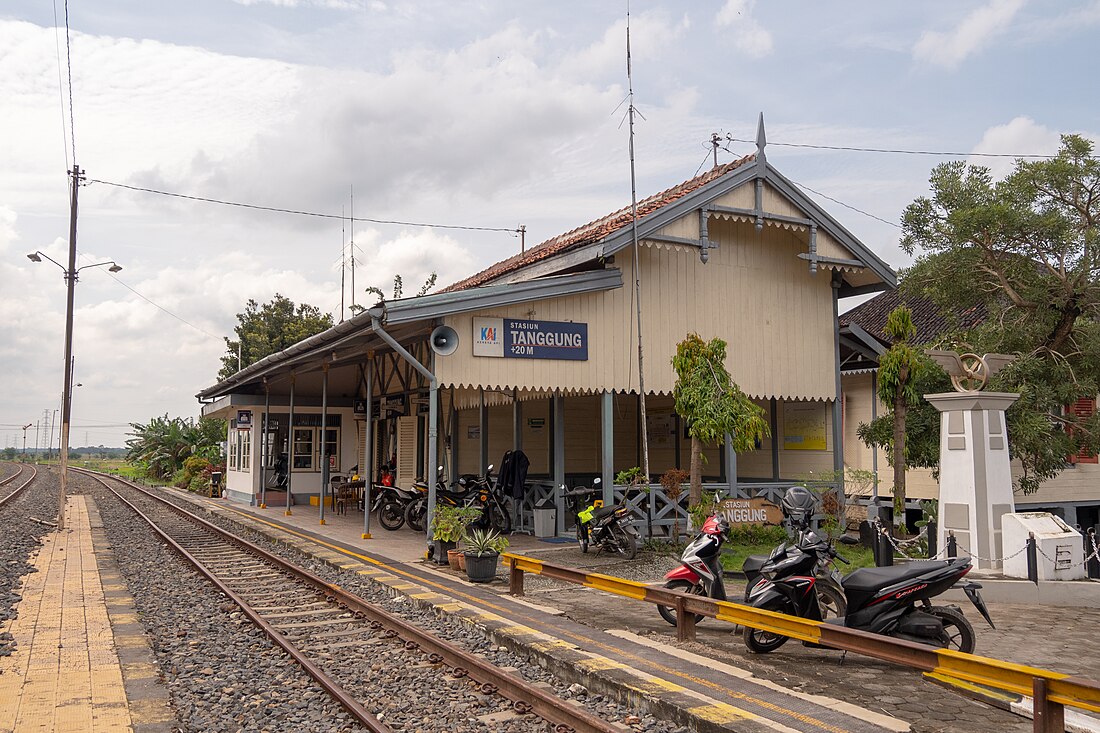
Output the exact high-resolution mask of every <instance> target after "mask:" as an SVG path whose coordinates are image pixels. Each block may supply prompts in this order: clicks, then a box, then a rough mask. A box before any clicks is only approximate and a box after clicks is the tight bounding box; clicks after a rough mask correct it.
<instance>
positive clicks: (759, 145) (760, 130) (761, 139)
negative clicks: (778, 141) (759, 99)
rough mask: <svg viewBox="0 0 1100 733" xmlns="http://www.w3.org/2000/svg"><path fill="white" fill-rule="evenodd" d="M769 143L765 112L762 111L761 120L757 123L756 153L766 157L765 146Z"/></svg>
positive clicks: (760, 156)
mask: <svg viewBox="0 0 1100 733" xmlns="http://www.w3.org/2000/svg"><path fill="white" fill-rule="evenodd" d="M767 144H768V136H767V135H766V134H765V133H764V113H763V112H761V113H760V121H759V122H758V123H757V125H756V155H757V157H759V158H763V157H764V146H765V145H767Z"/></svg>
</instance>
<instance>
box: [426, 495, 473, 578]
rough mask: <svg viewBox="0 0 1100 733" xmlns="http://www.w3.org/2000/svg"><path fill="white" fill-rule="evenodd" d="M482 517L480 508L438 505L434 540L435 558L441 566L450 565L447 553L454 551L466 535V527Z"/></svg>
mask: <svg viewBox="0 0 1100 733" xmlns="http://www.w3.org/2000/svg"><path fill="white" fill-rule="evenodd" d="M480 515H481V509H480V508H478V507H465V506H463V507H460V506H453V505H450V504H437V505H436V507H435V516H434V517H433V518H432V540H434V541H435V552H434V553H433V557H434V558H435V562H436V563H437V564H439V565H446V564H447V563H448V558H447V551H448V550H453V549H455V547H456V546H457V545H458V541H459V540H460V539H462V537H463V535H465V533H466V527H467V526H468V525H469V524H470V522H472V521H474V520H475V519H477V518H478V517H479V516H480Z"/></svg>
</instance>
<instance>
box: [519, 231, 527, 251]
mask: <svg viewBox="0 0 1100 733" xmlns="http://www.w3.org/2000/svg"><path fill="white" fill-rule="evenodd" d="M519 251H520V252H521V253H523V252H526V251H527V226H526V225H525V224H520V225H519Z"/></svg>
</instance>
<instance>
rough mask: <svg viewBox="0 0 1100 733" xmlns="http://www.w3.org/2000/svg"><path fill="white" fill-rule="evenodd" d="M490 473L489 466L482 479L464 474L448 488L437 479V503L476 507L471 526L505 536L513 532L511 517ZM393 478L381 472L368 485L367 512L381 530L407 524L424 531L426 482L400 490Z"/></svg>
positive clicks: (502, 495)
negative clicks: (368, 499)
mask: <svg viewBox="0 0 1100 733" xmlns="http://www.w3.org/2000/svg"><path fill="white" fill-rule="evenodd" d="M442 470H443V468H442V467H440V471H442ZM492 473H493V466H492V465H491V464H490V465H489V467H488V469H487V470H486V472H485V475H484V476H477V475H474V474H467V475H464V476H461V477H459V479H458V480H457V481H455V482H453V483H452V484H450V485H448V484H447V483H446V482H445V481H443V480H442V479H440V480H439V482H438V483H437V484H436V490H435V493H436V501H437V502H438V503H441V504H450V505H452V506H463V507H465V506H472V507H477V508H478V509H480V510H481V515H480V516H479V517H478V519H476V520H475V521H474V522H473V525H472V526H474V527H481V528H492V529H495V530H496V531H498V532H500V533H502V534H508V533H509V532H511V531H512V515H511V512H510V511H509V507H508V503H507V497H505V496H504V493H503V492H502V491H501V490H500V486H499V482H498V481H496V480H494V478H493V475H492ZM392 476H393V474H392V473H391V472H388V471H383V472H382V474H381V478H380V480H379V481H378V482H377V483H373V484H371V506H370V511H372V512H375V513H376V514H377V515H378V523H379V524H380V525H382V527H383V528H384V529H388V530H391V531H393V530H398V529H401V528H402V527H403V526H405V524H406V523H407V524H408V525H409V527H411V528H412V529H414V530H416V531H417V532H423V531H424V527H425V522H426V520H427V516H428V484H427V482H426V481H422V480H419V481H416V482H415V483H414V484H413V486H412V489H402V488H399V487H397V486H394V485H393V479H392Z"/></svg>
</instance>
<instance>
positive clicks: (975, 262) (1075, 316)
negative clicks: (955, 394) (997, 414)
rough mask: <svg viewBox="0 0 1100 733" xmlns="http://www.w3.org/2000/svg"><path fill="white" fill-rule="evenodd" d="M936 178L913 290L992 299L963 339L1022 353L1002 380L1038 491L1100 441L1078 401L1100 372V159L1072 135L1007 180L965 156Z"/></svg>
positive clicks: (925, 200) (956, 304)
mask: <svg viewBox="0 0 1100 733" xmlns="http://www.w3.org/2000/svg"><path fill="white" fill-rule="evenodd" d="M930 183H931V189H932V190H931V195H930V196H927V197H922V198H919V199H917V200H916V201H914V202H913V203H912V204H910V205H909V206H908V207H907V208H906V210H905V213H904V216H903V220H902V222H903V230H904V233H903V238H902V247H903V249H904V250H905V251H906V252H907V253H908V254H914V253H916V252H918V251H919V253H920V254H919V257H918V258H917V260H916V262H915V264H914V266H913V267H912V268H910V270H909V271H908V272H906V273H905V276H904V279H903V288H905V289H909V290H910V291H911V292H914V293H920V294H923V295H925V296H926V297H929V298H931V299H932V300H933V301H935V302H936V303H937V304H938V305H939V306H940V307H941V308H943V309H944V310H945V311H948V312H960V311H962V310H965V309H968V308H974V307H984V308H985V309H986V311H987V313H988V317H987V319H986V320H985V321H984V323H983V324H981V325H979V326H978V327H976V328H974V329H971V330H970V331H968V332H967V333H965V334H963V337H962V343H961V344H960V345H961V346H962V347H963V348H964V349H965V350H967V351H973V352H975V353H979V354H980V353H985V352H999V353H1009V354H1017V355H1018V359H1017V361H1016V362H1015V363H1013V364H1011V365H1009V366H1008V367H1007V368H1005V369H1004V370H1003V371H1002V372H1000V373H999V374H998V375H997V376H996V377H995V378H994V380H993V384H992V385H991V387H992V388H994V389H1001V390H1005V391H1011V392H1019V393H1020V399H1019V400H1018V401H1017V402H1016V404H1014V405H1013V406H1012V407H1011V408H1010V409H1009V411H1008V414H1007V419H1008V432H1009V440H1010V445H1011V450H1012V454H1013V457H1014V458H1016V459H1018V460H1019V461H1020V464H1021V465H1022V468H1023V471H1022V473H1021V475H1020V477H1019V480H1018V482H1017V484H1018V485H1017V489H1019V490H1021V491H1023V492H1025V493H1027V492H1032V491H1035V490H1036V489H1038V487H1039V485H1040V483H1041V482H1042V481H1044V480H1047V479H1049V478H1052V477H1053V476H1055V475H1057V473H1058V472H1059V471H1060V470H1062V469H1063V468H1064V467H1065V465H1066V460H1067V457H1068V456H1072V455H1075V454H1077V453H1081V452H1083V453H1091V454H1095V453H1096V452H1097V450H1098V449H1100V416H1098V415H1096V414H1095V413H1093V414H1091V415H1088V414H1076V412H1075V411H1073V410H1067V409H1066V408H1067V407H1069V406H1072V405H1074V404H1075V403H1076V402H1077V400H1079V399H1082V398H1089V399H1091V398H1094V397H1095V396H1096V394H1097V377H1098V375H1100V326H1098V322H1097V316H1098V314H1100V278H1098V268H1100V236H1098V228H1097V223H1098V221H1100V159H1098V158H1097V157H1095V156H1094V155H1093V143H1092V142H1091V141H1089V140H1086V139H1085V138H1082V137H1080V136H1077V135H1065V136H1063V137H1062V144H1061V148H1060V149H1059V152H1058V155H1057V156H1056V157H1055V158H1052V159H1049V160H1038V161H1023V160H1020V161H1017V162H1016V166H1015V169H1014V170H1013V172H1012V173H1011V174H1010V175H1008V176H1007V177H1006V178H1004V179H1003V180H1000V181H994V180H993V177H992V175H991V174H990V172H989V170H988V169H986V168H984V167H980V166H969V165H966V164H964V163H962V162H953V163H944V164H942V165H940V166H937V167H936V168H935V169H934V170H933V171H932V175H931V179H930Z"/></svg>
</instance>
